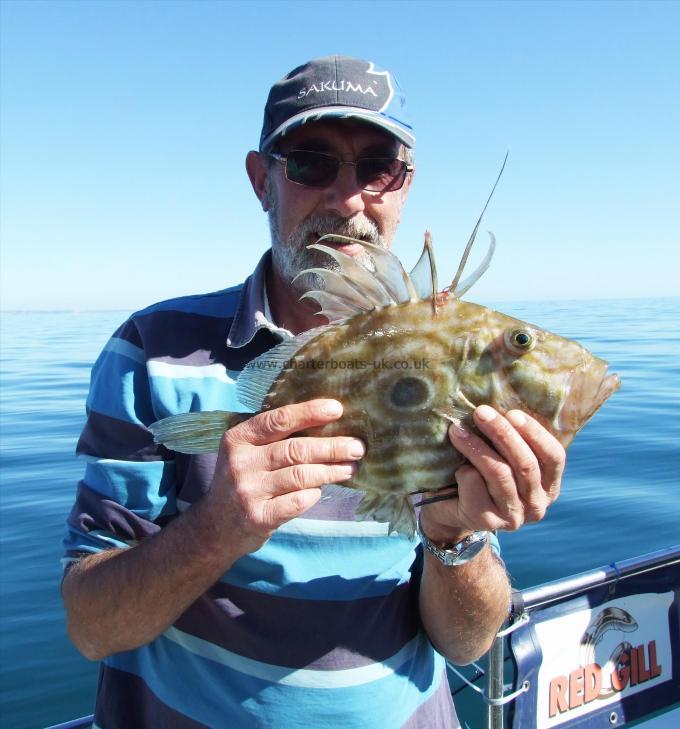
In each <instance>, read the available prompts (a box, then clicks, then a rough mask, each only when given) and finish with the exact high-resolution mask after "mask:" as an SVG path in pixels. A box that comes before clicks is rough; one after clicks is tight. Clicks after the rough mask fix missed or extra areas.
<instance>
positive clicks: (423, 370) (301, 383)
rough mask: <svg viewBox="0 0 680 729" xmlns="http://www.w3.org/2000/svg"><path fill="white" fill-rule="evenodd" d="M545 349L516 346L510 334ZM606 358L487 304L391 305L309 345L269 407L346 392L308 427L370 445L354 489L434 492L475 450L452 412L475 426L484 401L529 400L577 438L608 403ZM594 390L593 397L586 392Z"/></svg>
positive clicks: (505, 406) (560, 432) (503, 404)
mask: <svg viewBox="0 0 680 729" xmlns="http://www.w3.org/2000/svg"><path fill="white" fill-rule="evenodd" d="M514 331H522V332H527V333H528V334H529V335H530V336H531V337H533V339H534V342H535V343H534V346H533V347H532V349H531V351H528V352H526V353H523V352H520V353H518V352H517V351H513V350H511V349H509V347H508V344H507V337H508V333H511V332H514ZM606 370H607V364H606V362H604V361H602V360H599V359H598V358H596V357H594V356H593V355H591V354H590V353H589V352H588V351H587V350H585V349H584V348H583V347H581V346H580V345H579V344H578V343H576V342H572V341H569V340H566V339H563V338H561V337H557V336H555V335H552V334H550V333H548V332H545V331H544V330H541V329H540V328H538V327H535V326H533V325H528V324H526V323H524V322H521V321H519V320H517V319H513V318H511V317H508V316H505V315H504V314H500V313H498V312H495V311H493V310H491V309H487V308H485V307H483V306H479V305H477V304H471V303H467V302H464V301H460V300H458V299H455V298H453V297H448V298H447V297H445V296H442V297H440V300H439V302H438V307H437V311H436V314H433V307H432V301H431V299H430V300H423V301H419V302H417V303H405V304H399V305H397V306H388V307H385V308H383V309H379V310H377V311H374V312H372V313H370V314H362V315H358V316H355V317H353V318H352V319H350V320H348V321H347V322H346V323H344V324H340V325H336V326H334V327H331V328H329V329H327V330H326V331H324V332H322V333H321V334H319V335H318V336H317V337H315V338H314V339H312V340H311V341H310V342H309V343H308V344H306V345H304V346H303V347H302V348H301V349H300V350H299V351H298V353H297V355H296V356H295V358H294V360H293V362H292V363H291V366H290V367H289V368H287V369H285V370H284V371H283V372H282V373H281V375H280V376H279V378H278V379H277V380H276V381H275V383H274V385H273V387H272V389H271V390H270V392H269V394H268V395H267V397H266V398H265V400H264V402H263V408H264V409H269V408H274V407H279V406H281V405H284V404H288V403H292V402H300V401H303V400H307V399H312V398H316V397H329V396H332V397H335V398H337V399H338V400H340V401H341V402H342V403H343V407H344V414H343V416H342V417H341V418H340V419H339V420H337V421H335V422H333V423H330V424H328V425H326V426H324V427H322V428H313V429H310V430H308V431H305V432H306V433H307V434H309V435H326V436H330V435H353V436H356V437H357V438H361V439H362V440H364V442H365V443H366V446H367V452H366V455H365V456H364V458H363V459H362V461H361V465H360V468H359V471H358V473H357V475H356V476H355V477H354V478H353V479H352V480H351V481H349V482H345V484H344V485H345V486H349V487H352V488H357V489H360V490H362V491H366V492H369V493H370V492H381V493H400V494H403V493H405V492H408V493H415V492H420V491H433V490H438V489H440V488H443V487H446V486H448V485H451V484H453V483H454V482H455V476H454V474H455V471H456V470H457V469H458V468H459V467H460V465H462V464H463V463H464V458H463V457H462V456H461V455H460V454H459V453H457V452H456V451H454V450H453V448H452V446H451V443H450V441H449V439H448V436H447V430H448V426H449V424H450V421H461V420H463V421H465V424H466V425H467V426H468V427H474V426H473V424H472V420H471V419H470V417H469V416H470V413H471V412H472V410H473V409H474V407H476V406H477V405H480V404H483V403H485V404H489V405H491V406H493V407H495V408H496V409H498V410H500V411H501V412H507V411H508V410H511V409H513V408H517V409H521V410H523V411H525V412H527V413H529V414H530V415H532V416H533V417H535V418H536V419H537V420H538V421H539V422H541V423H542V424H543V425H544V426H545V427H546V428H547V429H548V430H549V431H550V432H552V433H553V434H554V435H555V436H556V437H557V438H558V439H559V440H560V442H561V443H562V444H563V445H565V446H566V445H568V444H569V443H570V442H571V440H572V439H573V437H574V435H575V434H576V432H577V430H578V429H579V428H580V427H582V426H583V424H584V423H585V421H586V420H587V419H588V418H589V417H590V416H591V415H592V414H593V412H594V410H595V409H597V407H599V404H601V403H599V404H596V403H597V398H594V399H593V395H594V394H595V393H596V392H597V389H598V388H599V386H600V383H601V381H602V379H603V377H604V374H605V372H606ZM583 394H588V395H590V396H591V400H592V401H591V402H588V403H587V404H586V403H584V402H583V400H582V395H583Z"/></svg>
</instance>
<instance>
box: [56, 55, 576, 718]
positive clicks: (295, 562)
mask: <svg viewBox="0 0 680 729" xmlns="http://www.w3.org/2000/svg"><path fill="white" fill-rule="evenodd" d="M414 142H415V138H414V136H413V131H412V129H411V127H410V125H409V123H408V121H407V120H406V117H405V112H404V99H403V96H402V94H401V92H400V90H399V88H398V86H397V85H396V82H395V81H394V78H393V77H392V76H391V74H390V73H389V72H386V71H381V70H379V69H377V68H375V67H374V66H373V64H369V63H366V62H364V61H359V60H357V59H352V58H347V57H338V56H334V57H329V58H321V59H317V60H315V61H311V62H309V63H307V64H304V65H303V66H300V67H299V68H297V69H295V70H294V71H292V72H291V73H290V74H289V75H288V76H287V77H285V78H284V79H282V81H280V82H279V83H277V84H275V85H274V87H272V89H271V91H270V94H269V98H268V101H267V105H266V108H265V118H264V125H263V130H262V136H261V141H260V148H259V151H258V152H250V153H249V154H248V157H247V160H246V167H247V172H248V176H249V178H250V181H251V183H252V186H253V189H254V191H255V194H256V195H257V197H258V199H259V201H260V203H261V205H262V209H263V210H264V211H266V212H268V214H269V219H270V227H271V237H272V248H271V254H269V252H268V253H267V254H266V255H265V256H264V257H263V259H262V260H261V261H260V264H259V265H258V267H257V269H256V270H255V272H254V273H253V275H252V276H251V277H250V278H249V279H248V280H247V281H246V282H245V284H244V285H243V286H238V287H235V288H232V289H227V290H226V291H221V292H217V293H214V294H209V295H205V296H196V297H185V298H182V299H178V300H174V301H170V302H164V303H161V304H157V305H155V306H152V307H150V308H149V309H146V310H144V311H142V312H140V313H138V314H136V315H134V316H133V317H132V318H131V319H130V320H129V321H128V322H126V323H125V324H124V325H123V326H122V327H121V328H120V329H119V330H118V331H117V332H116V334H115V335H114V336H113V337H112V339H111V340H110V342H109V343H108V344H107V346H106V347H105V350H104V352H103V353H102V355H101V356H100V358H99V360H98V361H97V363H96V364H95V367H94V369H93V376H92V388H91V392H90V396H89V398H88V422H87V425H86V427H85V429H84V431H83V434H82V436H81V439H80V442H79V448H78V450H79V453H80V454H82V455H83V456H85V457H86V458H87V466H86V473H85V478H84V480H83V481H82V482H81V483H80V484H79V490H78V495H77V499H76V504H75V506H74V508H73V510H72V513H71V516H70V518H69V534H68V537H67V540H66V549H67V556H66V562H67V566H68V570H67V573H66V576H65V578H64V583H63V595H64V600H65V604H66V609H67V616H68V628H69V634H70V636H71V638H72V640H73V641H74V643H75V644H76V646H77V647H78V648H79V649H80V650H81V651H82V652H83V653H84V654H85V655H86V656H87V657H89V658H91V659H96V660H100V659H103V664H102V669H101V676H100V684H99V689H98V696H97V708H96V715H95V719H96V724H97V726H99V727H101V728H102V729H119V728H120V729H128V728H129V727H202V726H211V727H253V726H257V727H274V726H281V727H318V726H328V727H343V728H344V727H366V726H370V727H385V728H386V729H388V728H390V729H391V728H392V727H411V728H415V727H427V728H428V729H433V728H438V727H442V728H443V727H447V728H448V727H454V726H458V722H457V719H456V716H455V711H454V709H453V705H452V702H451V697H450V694H449V691H448V687H447V683H446V674H445V665H444V659H443V658H442V655H444V656H447V657H448V658H450V659H451V660H453V661H455V662H458V663H466V662H469V661H471V660H474V659H475V658H477V657H478V656H479V655H481V654H482V653H483V652H484V651H486V650H487V648H488V647H489V645H490V643H491V641H492V639H493V636H494V634H495V632H496V630H497V628H498V627H499V625H500V624H501V623H502V621H503V619H504V617H505V615H506V613H507V608H508V604H509V586H508V580H507V577H506V575H505V571H504V568H503V565H502V563H501V561H500V560H499V559H498V557H497V556H496V549H495V546H496V545H491V544H488V543H489V542H493V540H492V539H490V538H489V531H490V530H497V529H509V530H512V529H517V528H518V527H520V526H522V524H524V523H525V522H528V521H536V520H538V519H540V518H542V517H543V515H544V513H545V510H546V508H547V507H548V505H549V504H550V503H551V502H552V501H554V500H555V499H556V498H557V495H558V491H559V485H560V479H561V473H562V469H563V466H564V451H563V449H562V448H561V446H560V445H559V444H558V443H557V442H556V441H555V440H554V439H553V438H552V436H550V435H549V434H548V433H547V432H546V431H545V430H544V429H543V428H542V427H541V426H540V425H538V424H537V423H536V422H534V421H533V420H532V419H531V418H528V417H526V416H524V415H522V414H521V413H519V412H511V413H508V414H507V415H506V416H502V415H500V414H498V413H496V412H495V411H493V410H492V409H491V408H489V407H480V408H478V409H477V411H476V412H475V415H474V417H475V422H476V424H477V426H478V427H479V430H480V431H481V432H482V433H484V434H485V435H486V436H487V438H488V441H489V443H491V444H492V445H489V444H487V443H486V442H484V441H483V440H482V439H480V438H479V437H477V436H476V435H474V434H472V433H469V432H466V431H463V430H460V429H452V430H451V433H450V437H451V440H452V442H453V444H454V445H455V447H456V448H457V449H458V450H459V451H461V452H462V453H463V454H465V455H466V456H467V457H468V459H469V464H468V465H465V466H463V467H462V468H461V469H459V471H458V472H457V474H456V478H457V482H458V486H459V496H458V498H456V499H452V500H450V501H444V502H439V503H437V504H432V505H428V506H424V507H423V508H422V509H421V514H420V517H421V532H422V533H421V537H420V538H421V540H422V543H423V545H424V546H425V550H423V551H421V549H420V547H418V539H417V538H416V539H413V540H411V539H407V538H405V537H403V536H395V535H392V536H390V535H388V533H387V528H386V525H385V524H383V523H381V522H379V521H371V520H367V521H356V520H355V519H354V511H355V508H356V505H357V503H358V500H359V499H360V498H361V495H360V494H357V496H356V498H354V499H340V500H338V499H321V498H320V497H321V487H322V486H323V485H324V484H328V483H342V482H343V480H346V479H347V478H349V477H350V476H351V474H352V473H353V472H354V470H355V469H356V467H357V463H358V462H359V461H360V459H361V456H362V455H363V453H364V448H365V446H364V444H363V443H362V442H361V441H359V440H357V439H354V438H349V437H333V438H301V437H294V435H293V434H295V433H296V432H299V431H301V430H303V429H305V428H307V427H310V426H315V425H321V424H324V423H326V422H330V421H333V420H335V419H337V418H338V417H339V416H340V414H341V412H342V406H341V404H340V403H338V402H336V401H333V400H316V401H311V402H302V403H299V404H296V405H291V406H286V407H283V408H280V409H278V410H272V411H269V412H267V413H264V414H261V415H258V416H255V417H253V418H252V419H250V420H248V421H246V422H244V423H242V424H240V425H238V426H236V427H234V428H232V429H231V430H229V431H228V432H227V433H226V434H225V436H224V438H223V441H222V444H221V449H220V453H219V455H218V457H217V459H215V457H214V456H207V455H206V456H191V457H190V456H184V455H182V454H179V453H173V452H170V451H168V450H166V449H165V448H162V447H158V446H155V445H154V444H153V442H152V439H151V436H150V434H149V431H148V429H147V427H146V426H147V425H149V424H150V423H152V422H153V421H155V420H157V419H159V418H162V417H166V416H168V415H172V414H175V413H179V412H186V411H189V410H193V411H197V410H215V409H223V410H239V409H242V407H241V406H240V405H239V403H238V402H237V400H236V396H235V387H234V380H235V378H236V376H237V374H238V372H239V371H240V370H241V369H243V367H244V366H245V364H247V363H248V362H249V361H250V360H252V359H253V358H254V357H255V356H257V355H259V354H261V353H263V352H265V351H267V350H268V349H269V348H271V347H272V346H274V345H275V344H276V343H277V342H279V341H281V339H282V338H285V337H287V336H290V334H291V333H293V334H295V333H298V332H301V331H304V330H306V329H308V328H310V327H312V326H317V325H318V324H319V322H318V317H316V316H315V315H314V311H315V309H314V307H313V305H311V304H309V303H308V302H306V300H304V301H303V302H300V301H299V296H300V293H301V289H303V288H304V286H300V284H299V280H298V281H297V282H296V283H291V282H292V279H293V278H294V277H295V275H296V274H297V273H299V272H300V271H301V270H303V269H306V268H309V267H310V266H318V265H324V262H323V261H321V260H320V259H319V260H317V258H316V257H315V256H314V255H313V254H312V253H311V252H309V251H307V250H306V246H307V245H308V244H309V243H311V242H313V241H315V240H316V239H317V238H318V237H320V236H321V235H323V234H325V233H340V234H344V235H350V236H354V237H360V238H362V239H365V240H368V241H371V242H373V243H376V244H380V245H383V246H387V247H388V246H389V245H390V244H391V242H392V238H393V236H394V234H395V231H396V228H397V224H398V222H399V215H400V212H401V209H402V206H403V204H404V202H405V200H406V197H407V195H408V191H409V189H410V186H411V183H412V177H413V173H412V170H413V167H412V164H411V161H412V151H411V150H412V148H413V145H414ZM343 250H344V252H346V253H348V254H350V255H357V256H360V255H362V250H363V249H362V248H361V246H357V245H348V246H343ZM291 436H292V437H291ZM423 555H424V557H423ZM432 646H434V647H435V648H436V649H437V650H436V651H435V650H434V649H433V647H432ZM437 651H438V652H437Z"/></svg>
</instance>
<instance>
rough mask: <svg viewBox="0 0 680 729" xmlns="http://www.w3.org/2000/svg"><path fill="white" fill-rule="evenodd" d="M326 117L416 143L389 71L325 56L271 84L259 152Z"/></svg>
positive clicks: (408, 143) (409, 144)
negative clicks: (354, 122)
mask: <svg viewBox="0 0 680 729" xmlns="http://www.w3.org/2000/svg"><path fill="white" fill-rule="evenodd" d="M328 117H335V118H341V119H342V118H348V117H349V118H353V119H360V120H362V121H365V122H367V123H369V124H373V125H374V126H377V127H380V128H381V129H385V130H386V131H387V132H389V133H390V134H392V135H393V136H395V137H396V138H397V139H398V140H399V141H400V142H402V143H403V144H405V145H406V146H407V147H413V146H414V145H415V143H416V138H415V135H414V133H413V127H412V126H411V122H410V121H409V119H408V116H407V114H406V97H405V96H404V94H403V92H402V91H401V88H400V87H399V84H398V83H397V81H396V79H395V78H394V76H393V75H392V74H391V73H390V72H389V71H386V70H384V69H381V68H379V67H378V66H376V65H375V64H374V63H373V62H372V61H362V60H361V59H359V58H352V57H351V56H324V57H323V58H316V59H314V60H313V61H308V62H307V63H303V64H302V65H301V66H298V67H297V68H295V69H293V70H292V71H291V72H290V73H289V74H288V75H287V76H284V78H282V79H281V80H280V81H278V82H277V83H275V84H274V85H273V86H272V88H271V90H270V91H269V96H268V98H267V103H266V105H265V107H264V122H263V124H262V134H261V135H260V151H261V152H264V151H268V150H270V149H271V148H272V147H273V145H274V143H275V142H276V141H277V140H278V139H279V138H280V137H282V136H283V135H284V134H286V132H288V131H289V130H290V129H293V128H294V127H297V126H299V125H300V124H304V123H305V122H309V121H317V120H318V119H326V118H328Z"/></svg>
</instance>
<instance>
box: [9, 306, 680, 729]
mask: <svg viewBox="0 0 680 729" xmlns="http://www.w3.org/2000/svg"><path fill="white" fill-rule="evenodd" d="M498 308H500V309H501V310H502V311H505V312H507V313H510V314H513V315H515V316H518V317H520V318H523V319H526V320H528V321H532V322H535V323H540V325H541V326H543V327H544V328H547V329H550V330H552V331H554V332H558V333H560V334H562V335H564V336H568V337H573V338H575V339H578V340H579V341H580V342H582V343H583V344H584V345H585V346H587V347H588V348H589V349H591V350H592V351H593V352H595V353H596V354H598V355H600V356H602V357H603V358H605V359H607V360H609V362H610V363H611V366H612V369H613V370H614V371H616V372H619V373H620V375H621V378H622V381H623V385H622V389H621V391H620V392H619V393H617V394H616V395H614V397H613V398H612V399H611V400H610V401H609V402H608V403H607V404H606V405H605V407H604V408H603V409H602V411H601V412H599V413H598V414H597V416H596V417H595V418H594V420H593V421H592V422H591V423H590V424H589V425H588V426H586V428H585V429H584V430H583V432H582V433H581V434H580V435H579V436H578V438H577V439H576V441H575V443H574V445H573V446H572V447H571V449H570V452H569V459H568V469H567V473H566V475H565V479H564V490H563V495H562V497H561V498H560V500H559V502H558V503H557V504H556V505H555V506H554V507H553V508H552V510H551V511H550V514H549V516H548V517H547V518H546V519H545V521H543V522H542V523H540V524H537V525H532V526H529V527H526V528H525V529H523V530H521V531H520V532H518V533H516V534H507V535H504V536H502V538H501V541H502V546H503V551H504V557H505V559H506V561H507V563H508V565H509V569H510V571H511V573H512V575H513V579H514V582H515V584H516V586H518V587H526V586H529V585H532V584H537V583H540V582H545V581H548V580H552V579H555V578H557V577H561V576H563V575H567V574H571V573H574V572H580V571H583V570H586V569H590V568H593V567H597V566H599V565H601V564H606V563H609V562H611V561H612V560H616V559H623V558H626V557H632V556H635V555H637V554H641V553H644V552H649V551H653V550H655V549H660V548H662V547H666V546H669V545H671V544H675V543H678V542H680V493H679V489H680V418H679V417H678V415H679V414H680V299H677V298H673V299H656V300H617V301H593V302H585V301H575V302H543V303H537V302H532V303H526V304H519V303H512V304H507V305H499V307H498ZM124 317H125V314H124V313H120V312H83V313H74V312H45V313H36V312H31V313H4V314H2V318H1V320H0V325H1V329H0V336H1V339H0V378H1V379H0V385H1V396H2V400H1V408H0V413H1V418H2V419H1V421H0V426H1V436H2V460H1V466H2V481H1V484H0V509H1V512H0V519H1V527H2V558H1V559H0V569H1V570H2V573H1V575H0V589H1V591H2V595H1V598H2V599H1V600H0V626H1V631H2V632H1V635H0V649H1V651H2V653H1V659H2V665H1V675H0V685H1V689H2V697H1V700H2V704H1V706H0V722H1V724H2V726H6V727H12V729H34V728H36V727H44V726H46V725H49V724H52V723H56V722H58V721H65V720H67V719H70V718H74V717H76V716H80V715H83V714H87V713H90V712H91V711H92V708H93V697H94V691H95V685H96V675H97V667H96V665H94V664H91V663H89V662H88V661H86V660H85V659H84V658H81V657H80V656H79V655H78V653H76V651H75V649H74V648H72V647H71V646H70V644H69V642H68V640H67V638H66V636H65V631H64V621H63V611H62V606H61V602H60V599H59V581H60V575H61V569H60V565H59V558H60V552H61V547H60V540H61V537H62V531H63V522H64V519H65V517H66V514H67V513H68V511H69V508H70V505H71V502H72V499H73V493H74V485H75V483H76V481H77V479H78V478H79V477H80V471H81V466H80V465H79V464H78V463H77V462H76V461H75V459H74V458H73V450H74V447H75V442H76V439H77V436H78V434H79V431H80V429H81V427H82V425H83V422H84V401H85V396H86V393H87V387H88V378H89V369H90V366H91V364H92V362H93V360H94V358H95V357H96V356H97V354H98V352H99V350H100V348H101V347H102V345H103V344H104V342H105V341H106V339H107V338H108V336H109V334H110V333H111V332H112V331H113V330H114V329H115V328H116V326H117V324H118V323H120V322H121V321H122V320H123V319H124Z"/></svg>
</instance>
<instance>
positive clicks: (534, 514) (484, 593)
mask: <svg viewBox="0 0 680 729" xmlns="http://www.w3.org/2000/svg"><path fill="white" fill-rule="evenodd" d="M473 417H474V420H475V424H476V425H477V427H478V428H479V430H480V431H481V432H482V433H483V434H484V435H485V436H486V437H487V438H488V439H489V441H490V443H491V445H489V444H488V443H487V442H485V441H484V440H483V439H482V438H480V437H479V436H478V435H475V434H473V433H469V432H467V431H464V430H463V431H461V429H459V428H456V427H455V426H452V427H451V428H450V429H449V437H450V439H451V442H452V443H453V445H454V446H455V447H456V450H458V451H460V453H462V454H463V455H464V456H465V457H466V458H467V459H468V461H469V463H466V464H465V465H464V466H461V467H460V468H459V469H458V471H456V481H457V483H458V496H457V497H456V498H455V499H451V500H449V501H440V502H438V503H436V504H428V505H426V506H423V508H422V510H421V512H420V513H421V526H422V529H423V532H424V533H425V535H426V536H427V537H429V538H430V539H431V540H432V541H434V542H435V543H439V544H441V545H442V546H447V545H450V544H452V543H455V542H458V541H460V540H461V539H462V538H464V537H465V536H467V535H468V534H470V533H471V532H473V531H477V530H484V529H489V530H490V529H502V530H514V529H519V528H520V527H521V526H522V525H523V524H526V523H527V522H532V521H539V520H540V519H542V518H543V516H544V515H545V512H546V509H547V508H548V507H549V506H550V504H552V503H553V502H554V501H555V499H556V498H557V496H558V494H559V491H560V481H561V479H562V472H563V470H564V462H565V453H564V448H562V446H561V445H560V443H558V441H557V440H555V438H553V436H552V435H551V434H550V433H548V431H547V430H545V428H543V427H542V426H541V425H540V424H539V423H537V422H536V421H535V420H534V419H533V418H530V417H529V416H528V415H525V414H524V413H521V412H519V411H518V410H512V411H510V412H509V413H507V415H505V416H503V415H500V414H499V413H497V412H496V411H495V410H494V409H493V408H490V407H488V406H486V405H482V406H480V407H478V408H477V409H476V410H475V412H474V416H473ZM509 601H510V585H509V581H508V578H507V575H506V574H505V569H504V567H503V565H502V563H501V562H500V561H499V560H498V559H496V558H495V556H494V554H493V552H492V550H491V549H490V548H489V547H487V548H486V549H484V550H483V551H482V552H481V553H480V554H479V556H477V557H475V558H474V559H473V560H472V561H470V562H468V563H467V564H463V565H460V566H457V567H445V566H443V565H441V564H440V563H439V562H438V561H437V560H436V558H434V557H432V556H431V555H429V554H428V553H426V556H425V567H424V571H423V580H422V583H421V589H420V615H421V618H422V620H423V625H424V626H425V630H426V631H427V633H428V635H429V636H430V640H432V642H433V643H434V645H435V646H436V647H437V648H438V649H439V650H440V652H442V653H443V654H444V655H446V656H448V657H449V659H451V660H452V661H454V662H456V663H468V662H470V661H472V660H475V659H476V658H477V657H479V656H480V655H482V654H483V653H484V652H485V651H486V650H488V648H489V646H490V645H491V643H492V641H493V638H494V636H495V635H496V631H497V630H498V628H499V627H500V625H501V624H502V623H503V620H504V619H505V617H506V615H507V609H508V604H509Z"/></svg>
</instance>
